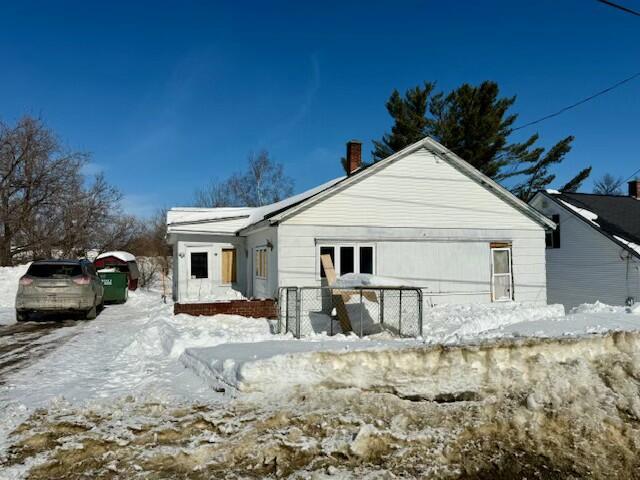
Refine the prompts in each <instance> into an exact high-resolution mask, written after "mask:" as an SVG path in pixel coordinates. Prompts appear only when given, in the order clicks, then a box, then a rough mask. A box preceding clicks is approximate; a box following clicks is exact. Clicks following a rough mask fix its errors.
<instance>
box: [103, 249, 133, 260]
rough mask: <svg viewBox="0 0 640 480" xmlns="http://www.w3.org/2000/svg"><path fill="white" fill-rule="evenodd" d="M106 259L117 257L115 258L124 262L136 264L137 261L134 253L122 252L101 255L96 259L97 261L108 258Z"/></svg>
mask: <svg viewBox="0 0 640 480" xmlns="http://www.w3.org/2000/svg"><path fill="white" fill-rule="evenodd" d="M106 257H115V258H117V259H119V260H122V261H123V262H135V261H136V257H135V255H133V254H132V253H129V252H122V251H115V252H104V253H101V254H100V255H98V256H97V257H96V260H99V259H101V258H106Z"/></svg>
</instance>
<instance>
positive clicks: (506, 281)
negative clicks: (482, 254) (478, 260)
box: [491, 247, 513, 302]
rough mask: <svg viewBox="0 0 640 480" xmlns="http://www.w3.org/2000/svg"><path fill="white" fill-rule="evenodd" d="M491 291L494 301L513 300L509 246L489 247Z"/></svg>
mask: <svg viewBox="0 0 640 480" xmlns="http://www.w3.org/2000/svg"><path fill="white" fill-rule="evenodd" d="M491 293H492V299H493V301H494V302H499V301H505V300H513V275H512V272H511V247H497V248H492V249H491Z"/></svg>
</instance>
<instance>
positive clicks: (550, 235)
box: [544, 215, 560, 248]
mask: <svg viewBox="0 0 640 480" xmlns="http://www.w3.org/2000/svg"><path fill="white" fill-rule="evenodd" d="M551 220H553V221H554V223H555V224H556V225H557V227H556V229H555V230H547V231H546V232H545V236H544V241H545V244H546V246H547V248H560V215H551Z"/></svg>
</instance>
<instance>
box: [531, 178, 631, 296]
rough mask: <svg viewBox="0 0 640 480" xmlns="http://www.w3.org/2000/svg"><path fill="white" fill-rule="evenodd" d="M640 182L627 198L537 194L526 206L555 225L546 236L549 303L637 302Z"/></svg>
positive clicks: (583, 194)
mask: <svg viewBox="0 0 640 480" xmlns="http://www.w3.org/2000/svg"><path fill="white" fill-rule="evenodd" d="M639 194H640V182H638V181H636V180H634V181H632V182H629V196H615V195H596V194H588V193H561V192H557V191H555V190H547V191H543V192H539V193H537V194H536V196H535V197H534V198H533V199H532V200H531V202H530V203H531V205H532V206H533V207H535V208H536V209H538V210H539V211H540V212H542V213H544V214H545V215H546V216H547V217H549V218H551V219H552V220H553V221H554V222H555V223H557V224H558V228H557V229H556V230H555V231H554V232H553V233H550V234H549V235H548V236H547V288H548V295H547V297H548V300H549V303H562V304H563V305H565V306H566V307H568V308H571V307H575V306H577V305H580V304H581V303H593V302H595V301H600V302H603V303H607V304H610V305H624V304H630V303H633V302H636V301H638V300H640V274H639V271H638V267H639V266H640V201H639V200H638V198H639Z"/></svg>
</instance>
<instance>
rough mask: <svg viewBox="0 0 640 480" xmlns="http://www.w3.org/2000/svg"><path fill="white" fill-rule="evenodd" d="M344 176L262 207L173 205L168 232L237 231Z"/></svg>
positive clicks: (227, 232)
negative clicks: (174, 206)
mask: <svg viewBox="0 0 640 480" xmlns="http://www.w3.org/2000/svg"><path fill="white" fill-rule="evenodd" d="M344 178H345V177H338V178H334V179H333V180H330V181H328V182H325V183H323V184H322V185H318V186H317V187H315V188H312V189H310V190H307V191H305V192H302V193H299V194H297V195H293V196H292V197H289V198H285V199H284V200H281V201H280V202H276V203H272V204H270V205H264V206H262V207H255V208H251V207H221V208H195V207H177V208H172V209H171V210H169V211H168V212H167V231H168V233H177V232H183V233H184V232H189V231H194V230H197V231H199V232H206V233H220V234H229V233H236V232H238V231H240V230H242V229H244V228H247V227H249V226H251V225H254V224H256V223H258V222H260V221H262V220H264V219H265V218H267V217H268V216H269V215H271V214H274V213H276V212H280V211H282V210H284V209H286V208H289V207H291V206H293V205H296V204H298V203H300V202H302V201H304V200H306V199H308V198H310V197H312V196H314V195H316V194H318V193H320V192H322V191H324V190H326V189H327V188H329V187H331V186H333V185H335V184H336V183H338V182H340V181H341V180H343V179H344Z"/></svg>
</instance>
